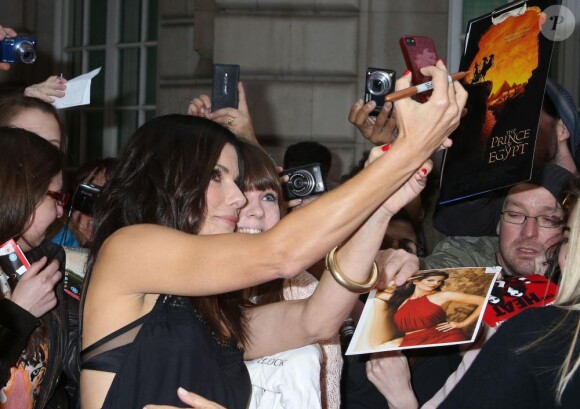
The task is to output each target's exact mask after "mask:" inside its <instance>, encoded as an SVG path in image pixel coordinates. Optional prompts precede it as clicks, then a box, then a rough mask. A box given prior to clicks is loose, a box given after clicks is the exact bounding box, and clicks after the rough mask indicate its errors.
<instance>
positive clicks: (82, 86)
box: [53, 67, 101, 109]
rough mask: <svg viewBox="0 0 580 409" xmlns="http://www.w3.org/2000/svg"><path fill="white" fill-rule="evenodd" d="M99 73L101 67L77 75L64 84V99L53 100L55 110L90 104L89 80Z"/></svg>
mask: <svg viewBox="0 0 580 409" xmlns="http://www.w3.org/2000/svg"><path fill="white" fill-rule="evenodd" d="M100 71H101V67H99V68H97V69H94V70H92V71H91V72H87V73H86V74H82V75H79V76H78V77H75V78H73V79H71V80H68V81H67V83H66V91H65V93H64V97H62V98H55V101H54V104H53V105H54V106H55V107H56V108H57V109H61V108H69V107H74V106H78V105H87V104H90V103H91V80H92V79H93V77H95V76H96V75H97V74H98V73H99V72H100Z"/></svg>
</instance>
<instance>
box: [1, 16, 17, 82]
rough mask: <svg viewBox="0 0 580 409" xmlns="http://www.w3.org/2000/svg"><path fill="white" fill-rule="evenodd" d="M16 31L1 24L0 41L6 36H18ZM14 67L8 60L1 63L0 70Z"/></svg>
mask: <svg viewBox="0 0 580 409" xmlns="http://www.w3.org/2000/svg"><path fill="white" fill-rule="evenodd" d="M17 35H18V34H16V31H14V30H12V29H11V28H10V27H2V26H0V41H3V40H4V39H5V38H6V37H16V36H17ZM11 67H12V64H9V63H7V62H2V63H0V71H8V70H9V69H10V68H11Z"/></svg>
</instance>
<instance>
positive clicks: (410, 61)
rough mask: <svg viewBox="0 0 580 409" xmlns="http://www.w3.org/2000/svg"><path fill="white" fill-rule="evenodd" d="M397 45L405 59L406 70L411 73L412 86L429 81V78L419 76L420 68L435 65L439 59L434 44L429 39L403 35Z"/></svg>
mask: <svg viewBox="0 0 580 409" xmlns="http://www.w3.org/2000/svg"><path fill="white" fill-rule="evenodd" d="M399 45H400V46H401V51H402V53H403V58H404V59H405V64H406V65H407V69H408V70H409V71H411V73H412V75H413V78H412V81H413V84H414V85H417V84H422V83H424V82H427V81H431V77H429V76H425V75H423V74H421V68H422V67H427V66H429V65H435V63H436V62H437V60H438V59H439V57H438V56H437V50H436V49H435V43H433V40H432V39H431V37H426V36H414V35H404V36H403V37H401V38H400V39H399Z"/></svg>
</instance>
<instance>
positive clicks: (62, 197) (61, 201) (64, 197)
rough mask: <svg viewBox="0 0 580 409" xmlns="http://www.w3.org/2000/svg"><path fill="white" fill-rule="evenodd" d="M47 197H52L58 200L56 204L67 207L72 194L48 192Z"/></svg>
mask: <svg viewBox="0 0 580 409" xmlns="http://www.w3.org/2000/svg"><path fill="white" fill-rule="evenodd" d="M46 195H47V196H50V197H52V198H53V199H54V200H56V204H57V205H59V206H62V207H65V206H66V205H67V204H68V202H69V201H70V193H62V192H55V191H53V190H49V191H48V192H46Z"/></svg>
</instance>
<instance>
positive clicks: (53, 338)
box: [0, 240, 80, 409]
mask: <svg viewBox="0 0 580 409" xmlns="http://www.w3.org/2000/svg"><path fill="white" fill-rule="evenodd" d="M25 254H26V258H27V259H28V261H30V262H31V263H33V262H35V261H37V260H39V259H40V258H42V257H43V256H47V258H48V261H49V262H50V261H52V260H54V259H57V260H58V261H59V263H60V266H61V271H62V272H63V273H64V267H65V259H66V257H65V252H64V250H63V248H62V247H60V246H58V245H56V244H54V243H51V242H50V241H47V240H45V241H44V242H43V243H42V244H41V245H40V246H39V247H37V248H35V249H33V250H31V251H29V252H26V253H25ZM55 291H56V296H57V299H58V304H57V306H56V308H54V309H53V310H52V311H50V312H49V313H47V314H45V315H44V316H43V317H42V318H40V319H38V318H36V317H34V316H33V315H32V314H30V313H29V312H28V311H26V310H24V309H22V308H20V307H19V306H18V305H16V304H14V303H13V302H11V301H10V300H5V299H4V300H0V385H2V386H4V385H6V383H7V382H8V379H9V377H10V368H12V367H13V366H15V365H16V363H17V362H18V359H19V358H20V355H21V354H22V351H23V350H24V348H25V347H26V345H27V344H28V340H29V338H30V336H31V334H32V332H33V331H34V330H35V329H36V328H37V327H38V326H39V325H40V324H41V321H42V322H43V323H44V324H45V325H46V327H47V329H48V334H49V354H48V355H49V356H48V364H47V368H46V374H45V376H44V378H43V380H42V384H41V388H40V394H39V396H38V397H37V399H36V405H35V409H36V408H68V407H69V402H68V401H69V398H68V396H67V394H66V393H63V392H64V387H65V386H66V385H68V386H69V387H70V386H71V385H72V386H73V389H74V385H75V384H78V380H79V375H80V369H79V366H78V358H77V357H78V336H79V335H78V334H79V331H78V303H77V301H76V300H74V299H73V298H71V297H69V296H67V295H66V294H65V292H64V284H63V280H61V281H60V282H59V283H58V284H57V286H56V287H55ZM63 370H64V372H65V373H66V376H61V374H62V372H63ZM55 392H56V393H55ZM73 393H74V392H73Z"/></svg>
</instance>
